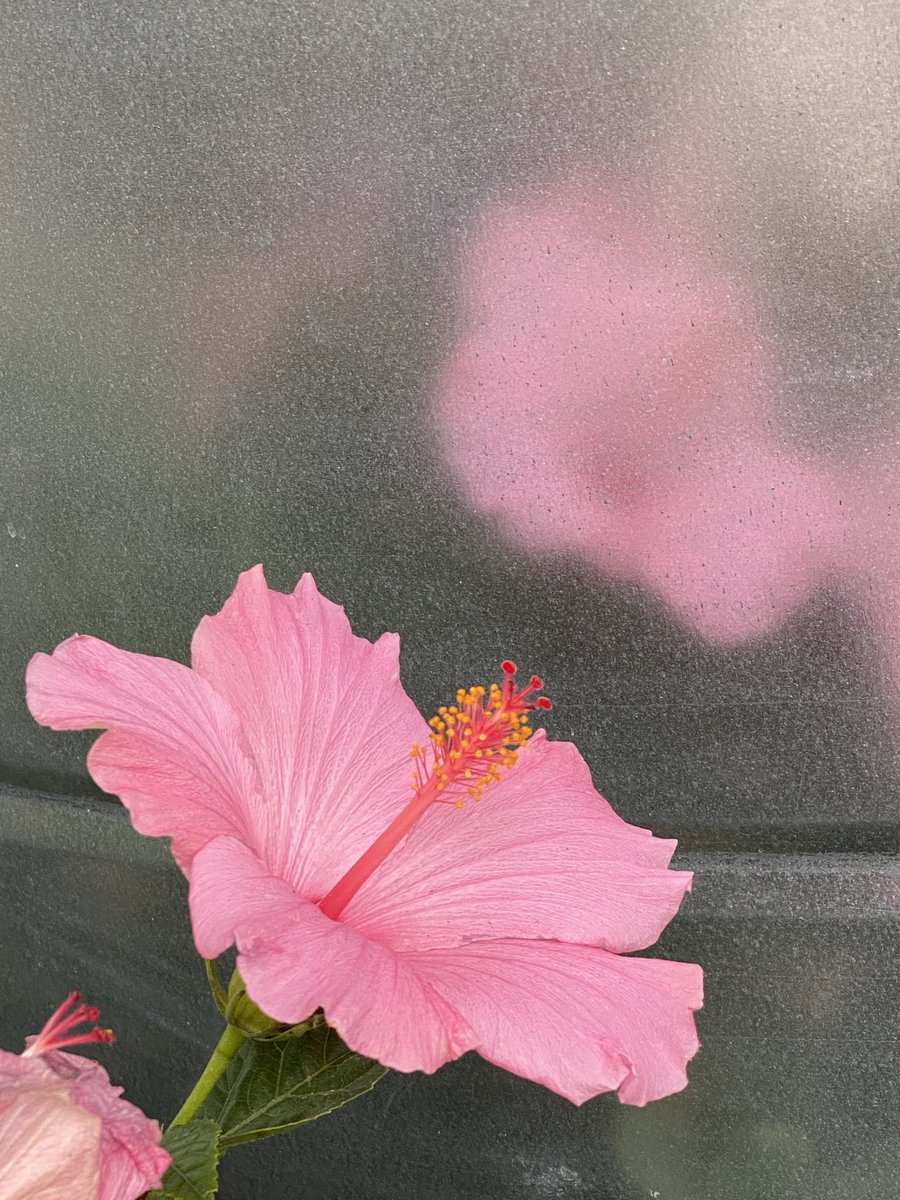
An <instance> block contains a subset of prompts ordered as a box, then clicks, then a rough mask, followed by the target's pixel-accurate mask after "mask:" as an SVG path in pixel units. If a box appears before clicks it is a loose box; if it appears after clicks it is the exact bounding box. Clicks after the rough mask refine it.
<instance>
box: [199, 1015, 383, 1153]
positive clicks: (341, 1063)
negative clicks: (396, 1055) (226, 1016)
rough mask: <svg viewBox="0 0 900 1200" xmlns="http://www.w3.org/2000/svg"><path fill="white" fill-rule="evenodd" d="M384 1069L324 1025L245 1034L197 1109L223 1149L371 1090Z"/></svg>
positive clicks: (322, 1112) (309, 1117) (317, 1114)
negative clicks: (292, 1032)
mask: <svg viewBox="0 0 900 1200" xmlns="http://www.w3.org/2000/svg"><path fill="white" fill-rule="evenodd" d="M385 1073H386V1068H385V1067H383V1066H382V1065H381V1063H377V1062H375V1061H374V1060H373V1059H371V1058H363V1057H362V1055H361V1054H356V1053H354V1051H352V1050H349V1049H348V1048H347V1047H346V1046H345V1045H344V1043H343V1042H342V1041H341V1039H340V1038H339V1037H338V1035H337V1034H336V1033H335V1031H334V1030H333V1029H331V1028H330V1027H329V1026H328V1025H322V1026H319V1027H317V1028H313V1029H311V1030H310V1031H309V1032H308V1033H306V1034H304V1035H303V1036H302V1037H296V1036H293V1037H291V1036H289V1035H285V1036H282V1037H277V1038H271V1039H269V1040H265V1041H260V1040H249V1041H246V1042H245V1043H244V1044H243V1046H241V1048H240V1050H238V1052H237V1054H236V1055H235V1056H234V1058H233V1059H232V1061H231V1064H230V1065H229V1067H228V1069H227V1071H226V1072H225V1073H224V1075H222V1076H221V1078H220V1079H219V1080H218V1082H217V1083H216V1085H215V1087H214V1088H213V1089H212V1091H211V1092H210V1094H209V1095H208V1096H207V1098H206V1100H204V1102H203V1106H202V1107H201V1109H200V1115H201V1116H203V1117H208V1118H212V1119H213V1120H214V1121H215V1122H216V1123H217V1124H218V1125H219V1127H220V1128H221V1131H222V1133H221V1138H220V1145H221V1147H222V1149H223V1150H224V1149H226V1148H227V1147H229V1146H237V1145H238V1144H239V1143H240V1142H252V1141H255V1140H256V1139H257V1138H263V1137H267V1136H268V1135H269V1134H273V1133H284V1132H285V1131H286V1130H288V1129H294V1128H296V1126H298V1125H303V1124H305V1123H306V1122H307V1121H314V1120H315V1119H316V1117H322V1116H324V1115H325V1114H326V1113H330V1112H332V1111H333V1110H334V1109H336V1108H340V1106H341V1105H342V1104H346V1103H347V1102H348V1101H349V1100H355V1099H356V1097H357V1096H362V1095H363V1094H364V1093H365V1092H368V1091H370V1090H371V1089H372V1088H373V1087H374V1086H375V1084H376V1083H377V1082H378V1080H379V1079H381V1077H382V1076H383V1075H384V1074H385Z"/></svg>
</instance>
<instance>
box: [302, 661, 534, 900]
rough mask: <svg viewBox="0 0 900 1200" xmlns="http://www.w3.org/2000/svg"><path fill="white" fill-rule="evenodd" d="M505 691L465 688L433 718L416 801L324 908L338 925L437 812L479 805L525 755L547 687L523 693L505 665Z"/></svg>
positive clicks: (417, 755)
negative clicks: (533, 715)
mask: <svg viewBox="0 0 900 1200" xmlns="http://www.w3.org/2000/svg"><path fill="white" fill-rule="evenodd" d="M503 675H504V678H503V683H502V685H500V684H496V683H493V684H491V686H490V689H488V690H486V689H485V688H483V687H471V688H460V689H459V691H458V692H457V693H456V703H455V704H450V705H444V706H442V707H441V708H439V709H438V715H437V716H436V717H432V719H431V721H430V722H429V725H430V726H431V734H430V742H431V744H430V745H425V746H413V748H412V750H411V751H410V755H411V757H412V759H413V762H414V764H415V770H414V772H413V797H412V799H411V800H410V802H409V804H407V806H406V808H404V809H403V811H402V812H401V813H400V814H399V816H397V817H395V819H394V820H393V821H392V822H391V824H390V825H389V826H388V827H387V829H386V830H385V831H384V833H382V834H381V835H380V837H378V838H376V840H375V841H374V842H373V843H372V845H371V846H370V847H369V849H368V850H366V852H365V853H364V854H363V855H362V856H361V857H360V858H359V859H357V861H356V862H355V863H354V864H353V866H352V867H351V868H350V870H349V871H348V872H347V873H346V875H344V877H343V878H342V879H340V880H339V881H338V882H337V883H336V884H335V886H334V887H333V888H332V889H331V891H330V892H329V893H328V895H327V896H325V897H324V899H322V900H320V901H319V908H320V909H321V910H322V912H323V913H325V915H326V916H327V917H331V918H332V920H335V919H336V918H337V917H338V916H340V914H341V913H342V912H343V910H344V908H345V907H346V906H347V904H348V903H349V902H350V900H351V899H352V898H353V897H354V896H355V895H356V893H357V892H358V891H359V889H360V888H361V887H362V885H363V884H364V883H365V882H366V880H367V879H368V878H369V876H370V875H371V874H372V872H373V871H375V870H376V869H377V868H378V867H379V866H380V865H381V864H382V863H383V862H384V860H385V859H386V858H387V856H388V855H389V854H390V853H391V851H392V850H393V849H394V848H395V847H396V846H397V845H398V844H399V843H400V842H401V841H402V840H403V838H404V837H405V836H406V835H407V833H409V831H410V830H411V829H412V827H413V826H414V825H415V823H416V822H417V821H418V820H419V818H420V817H421V816H422V814H423V813H424V812H426V811H427V810H428V809H429V808H430V807H431V805H432V804H455V805H456V806H457V807H458V808H462V807H463V806H464V805H465V803H466V799H467V798H469V799H473V800H480V799H481V797H482V795H483V793H484V789H485V788H486V787H488V785H489V784H491V783H494V782H496V780H498V779H499V778H500V777H501V775H502V774H503V771H504V770H509V769H510V768H511V767H513V766H514V765H515V762H516V759H517V758H518V755H519V750H520V749H521V748H522V746H524V745H525V743H526V742H527V741H528V739H529V738H530V737H531V735H532V733H533V732H534V731H533V729H532V728H531V726H530V725H529V724H528V715H527V714H528V713H529V712H531V711H533V710H534V709H536V708H544V709H548V708H552V707H553V705H552V704H551V702H550V701H549V700H548V699H547V697H546V696H534V695H533V693H534V692H537V691H540V689H541V688H542V687H543V686H544V683H543V680H542V679H540V678H539V677H538V676H537V675H532V677H531V680H530V682H529V684H528V686H527V687H524V688H521V689H520V690H516V686H515V675H516V664H515V663H513V662H509V661H506V662H504V663H503Z"/></svg>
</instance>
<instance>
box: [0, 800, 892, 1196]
mask: <svg viewBox="0 0 900 1200" xmlns="http://www.w3.org/2000/svg"><path fill="white" fill-rule="evenodd" d="M3 800H4V810H3V811H4V814H5V820H4V841H3V844H2V847H0V854H2V856H3V861H2V866H3V870H2V872H0V880H2V882H0V904H2V907H3V912H4V914H5V918H4V922H3V924H2V928H0V955H2V959H3V961H4V962H5V963H7V965H8V966H7V970H8V977H12V978H14V980H15V983H16V986H15V988H14V989H13V990H12V991H11V992H8V993H6V994H5V995H4V1005H3V1041H4V1044H6V1045H15V1043H16V1041H17V1040H18V1039H19V1038H21V1037H23V1036H24V1034H25V1033H26V1032H27V1031H28V1030H30V1029H31V1026H32V1025H33V1023H34V1014H35V1013H40V1012H43V1011H44V1010H49V1009H50V1008H51V1007H52V1006H53V1005H54V1004H55V1002H56V1000H57V998H58V995H59V994H61V993H62V992H64V991H65V990H66V989H68V988H69V987H70V985H71V984H72V983H73V982H80V981H85V983H86V985H87V983H89V985H90V991H91V998H92V1000H95V1001H96V1002H97V1003H99V1004H100V1005H102V1008H103V1016H104V1019H105V1020H108V1021H109V1022H111V1023H112V1024H114V1025H115V1028H116V1030H117V1033H118V1035H119V1042H118V1044H117V1045H116V1046H115V1047H111V1048H109V1049H106V1050H103V1051H101V1053H102V1055H103V1058H104V1062H106V1063H107V1065H108V1067H109V1069H110V1071H111V1072H112V1074H113V1076H114V1077H117V1076H118V1077H119V1078H121V1080H122V1081H123V1082H126V1083H127V1086H128V1092H129V1095H130V1096H131V1097H132V1098H133V1099H135V1100H137V1101H138V1102H139V1103H141V1104H142V1105H144V1106H145V1108H146V1109H147V1110H148V1111H149V1112H152V1113H154V1114H156V1115H158V1116H160V1117H161V1118H165V1117H166V1116H167V1115H170V1114H171V1113H172V1112H173V1111H174V1110H175V1109H176V1108H177V1106H178V1104H179V1103H180V1099H179V1098H180V1097H182V1096H183V1094H184V1093H185V1091H186V1090H187V1088H188V1086H189V1085H190V1083H191V1082H192V1079H193V1077H194V1076H195V1075H196V1073H197V1071H198V1070H199V1068H200V1067H201V1065H202V1064H203V1062H205V1060H206V1056H207V1054H208V1050H209V1046H210V1045H211V1044H212V1042H213V1040H214V1038H215V1036H216V1030H217V1022H218V1014H217V1013H216V1011H215V1009H214V1007H213V1005H212V1001H211V1000H210V999H209V996H208V994H207V991H206V981H205V978H204V976H203V972H202V969H201V966H200V963H199V960H198V959H197V958H196V955H195V953H194V950H193V947H192V945H191V940H190V934H189V931H188V928H187V923H186V921H185V920H184V916H183V908H182V906H183V903H184V900H185V891H186V889H185V885H184V881H183V880H182V878H181V877H180V875H179V873H178V872H177V870H176V869H175V867H174V866H173V864H172V863H171V860H170V859H169V857H168V854H167V852H166V850H165V848H164V846H163V844H162V843H161V842H158V841H155V840H150V839H145V838H140V837H139V836H138V835H137V834H135V833H134V832H133V831H132V830H131V828H130V826H129V825H128V822H127V821H126V819H125V817H124V815H123V814H122V813H121V811H119V810H116V809H113V808H112V807H111V806H108V805H101V806H100V807H99V808H98V807H93V808H92V807H90V806H88V807H84V806H81V805H72V804H67V803H60V802H59V801H55V800H52V799H49V798H40V797H38V796H35V795H33V794H23V793H17V794H15V793H7V794H6V795H5V796H4V797H3ZM679 865H683V866H689V867H693V868H694V869H695V870H696V871H697V877H696V881H695V886H694V892H693V894H692V895H691V896H690V897H689V898H688V899H687V901H686V902H685V905H684V907H683V909H682V912H681V914H680V916H679V918H678V920H677V921H676V922H675V924H674V925H673V926H672V927H671V928H670V930H669V931H668V932H667V934H666V936H665V938H664V940H663V942H662V944H661V947H660V949H661V952H662V953H663V954H666V955H669V956H671V957H674V958H683V959H684V958H688V959H690V958H700V959H702V961H703V962H704V964H705V966H706V969H707V976H708V997H707V1004H706V1008H705V1010H704V1011H703V1013H702V1014H701V1015H700V1020H699V1028H700V1034H701V1038H702V1041H703V1049H702V1051H701V1053H700V1055H699V1056H698V1058H697V1059H696V1061H695V1062H694V1064H693V1066H692V1068H691V1072H690V1074H691V1083H690V1086H689V1088H688V1090H687V1091H686V1092H684V1093H682V1094H681V1095H679V1096H675V1097H671V1098H669V1099H667V1100H664V1101H659V1102H658V1103H656V1104H653V1105H650V1106H649V1107H648V1108H646V1109H630V1108H628V1107H627V1106H623V1105H620V1104H619V1103H618V1102H617V1101H616V1099H615V1098H614V1097H610V1096H603V1097H599V1098H597V1099H596V1100H593V1101H591V1102H589V1103H588V1104H587V1105H585V1106H583V1107H582V1108H580V1109H576V1108H574V1107H573V1106H571V1105H570V1104H569V1103H568V1102H567V1101H564V1100H562V1099H561V1098H560V1097H558V1096H555V1095H553V1094H552V1093H550V1092H548V1091H546V1090H545V1089H543V1088H540V1087H538V1086H537V1085H535V1084H531V1083H528V1082H526V1081H525V1080H522V1079H517V1078H515V1077H513V1076H511V1075H508V1074H506V1073H505V1072H503V1071H499V1070H497V1069H496V1068H493V1067H490V1066H489V1065H488V1064H487V1063H484V1062H483V1061H481V1060H480V1059H478V1058H477V1056H475V1055H472V1054H469V1055H466V1056H465V1057H464V1058H462V1059H461V1060H459V1061H458V1062H456V1063H453V1064H451V1065H450V1066H449V1067H445V1068H444V1069H442V1070H441V1071H440V1072H439V1073H438V1074H437V1075H435V1076H434V1077H432V1078H426V1077H424V1076H421V1075H417V1076H401V1075H397V1074H391V1075H389V1076H388V1077H387V1079H386V1080H384V1081H383V1082H382V1083H381V1084H379V1085H378V1087H377V1088H376V1090H375V1091H374V1092H373V1093H372V1095H371V1096H368V1097H366V1098H365V1099H364V1100H361V1101H358V1102H356V1103H355V1104H352V1105H349V1106H348V1107H347V1108H345V1109H343V1110H341V1111H340V1112H338V1113H336V1114H334V1115H333V1116H331V1117H329V1118H328V1119H326V1120H324V1121H322V1122H320V1123H319V1124H318V1125H317V1126H315V1127H310V1128H309V1129H307V1130H304V1131H301V1132H299V1133H295V1134H291V1135H286V1136H284V1137H282V1138H278V1139H274V1140H272V1141H269V1142H266V1143H262V1144H257V1145H255V1146H253V1145H251V1146H249V1147H241V1148H240V1149H239V1150H235V1151H233V1152H232V1153H231V1154H230V1155H229V1156H228V1158H227V1159H226V1162H225V1167H224V1170H223V1188H222V1194H223V1196H224V1197H229V1196H263V1195H266V1196H272V1197H288V1196H293V1195H297V1194H303V1195H308V1196H312V1197H315V1198H316V1200H343V1197H346V1196H354V1197H356V1198H357V1200H388V1198H389V1197H391V1198H393V1197H397V1196H403V1197H410V1200H413V1198H415V1200H418V1198H419V1197H422V1196H436V1197H440V1200H462V1198H468V1197H472V1198H478V1200H481V1198H482V1197H483V1198H484V1200H489V1198H490V1200H528V1198H530V1197H538V1198H543V1197H570V1196H582V1195H583V1196H590V1197H592V1198H597V1200H600V1198H602V1200H645V1198H646V1197H647V1196H651V1195H652V1194H653V1192H654V1191H656V1192H658V1193H659V1196H660V1198H662V1197H665V1198H666V1200H719V1198H720V1197H722V1196H729V1197H732V1196H733V1197H737V1198H740V1197H745V1196H746V1197H747V1198H748V1200H750V1198H751V1197H752V1198H753V1200H757V1197H762V1196H765V1197H773V1198H775V1197H778V1198H779V1200H780V1198H782V1197H783V1198H784V1200H789V1198H790V1200H813V1198H814V1197H815V1198H823V1197H824V1198H826V1200H846V1198H847V1197H848V1196H853V1197H854V1200H856V1198H857V1197H873V1198H874V1197H882V1196H890V1195H892V1194H893V1191H892V1189H894V1188H895V1184H896V1173H897V1144H896V1112H897V1105H898V1101H900V1060H898V1053H897V1051H898V1048H897V1038H896V1027H895V1026H896V1001H897V993H898V987H900V976H898V963H900V930H898V925H897V919H896V914H897V895H898V890H900V869H898V864H897V861H896V859H893V858H890V857H887V856H882V855H839V854H822V855H777V856H776V855H748V854H721V853H720V854H717V853H711V852H705V853H702V854H698V855H693V856H691V855H686V856H682V858H681V861H680V864H679ZM135 930H140V935H139V936H135ZM10 964H13V969H12V970H11V971H10V969H9V966H10ZM162 1046H165V1047H167V1050H166V1051H161V1047H162ZM163 1053H165V1054H166V1056H167V1057H166V1059H165V1060H164V1059H163V1057H162V1054H163ZM169 1056H171V1057H169Z"/></svg>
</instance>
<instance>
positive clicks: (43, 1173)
mask: <svg viewBox="0 0 900 1200" xmlns="http://www.w3.org/2000/svg"><path fill="white" fill-rule="evenodd" d="M99 1178H100V1119H99V1117H96V1116H94V1115H93V1114H92V1113H89V1112H85V1111H84V1109H83V1108H80V1107H79V1106H78V1105H77V1104H73V1102H72V1101H71V1100H70V1099H69V1097H68V1096H67V1094H66V1092H65V1091H64V1090H63V1089H61V1088H60V1089H58V1090H55V1091H50V1090H48V1091H41V1090H35V1091H26V1092H23V1093H21V1094H19V1095H17V1096H14V1097H12V1098H11V1099H10V1100H9V1102H8V1103H6V1104H3V1106H2V1111H0V1196H2V1197H3V1200H74V1198H75V1197H87V1196H96V1195H97V1194H98V1187H99Z"/></svg>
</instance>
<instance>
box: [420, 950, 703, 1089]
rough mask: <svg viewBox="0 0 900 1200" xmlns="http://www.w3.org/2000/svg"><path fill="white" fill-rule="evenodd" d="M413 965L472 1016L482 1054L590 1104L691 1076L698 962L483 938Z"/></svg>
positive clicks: (699, 997) (677, 1085) (671, 1085)
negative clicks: (610, 1093) (615, 1092)
mask: <svg viewBox="0 0 900 1200" xmlns="http://www.w3.org/2000/svg"><path fill="white" fill-rule="evenodd" d="M404 957H406V960H407V962H408V963H409V965H410V966H412V967H413V968H414V969H415V970H416V971H417V972H418V973H419V974H421V975H422V977H423V978H425V979H428V980H430V982H431V983H432V984H433V985H434V987H435V989H436V990H437V991H438V992H440V993H441V995H443V996H444V997H445V998H446V999H447V1001H448V1002H449V1003H450V1004H452V1005H453V1007H454V1008H455V1009H457V1010H458V1012H459V1013H460V1014H461V1015H462V1016H463V1017H464V1018H465V1020H466V1021H468V1023H469V1024H470V1025H471V1027H472V1029H473V1030H474V1031H475V1034H476V1035H477V1037H478V1039H479V1043H480V1044H479V1046H478V1052H479V1053H480V1054H482V1055H483V1056H484V1057H485V1058H487V1059H488V1060H489V1061H491V1062H494V1063H496V1064H497V1065H498V1066H501V1067H505V1068H506V1070H508V1071H514V1072H515V1073H516V1074H517V1075H524V1076H525V1077H526V1078H528V1079H533V1080H535V1081H536V1082H538V1083H542V1084H544V1085H545V1086H546V1087H549V1088H552V1089H553V1091H556V1092H559V1093H560V1094H561V1095H563V1096H566V1097H568V1099H570V1100H572V1101H573V1102H574V1103H575V1104H581V1103H583V1102H584V1101H585V1100H588V1099H590V1098H591V1096H595V1095H597V1093H598V1092H605V1091H611V1090H613V1089H614V1088H617V1089H618V1091H619V1099H620V1100H622V1101H624V1102H625V1103H627V1104H638V1105H642V1104H646V1103H647V1101H648V1100H657V1099H659V1098H660V1097H661V1096H667V1095H669V1094H670V1093H672V1092H677V1091H680V1090H681V1089H682V1088H683V1087H684V1086H685V1084H686V1083H687V1074H686V1071H685V1067H686V1064H687V1062H688V1060H689V1059H690V1058H691V1057H692V1056H693V1055H694V1054H695V1053H696V1051H697V1048H698V1046H699V1042H698V1041H697V1035H696V1031H695V1028H694V1020H693V1016H692V1015H691V1014H692V1012H693V1011H695V1010H696V1009H698V1008H699V1007H700V1005H701V1004H702V1001H703V974H702V971H701V969H700V967H698V966H696V965H695V964H693V963H680V962H668V961H664V960H662V959H655V958H626V957H622V956H620V955H616V954H610V953H608V952H607V951H605V950H599V949H596V948H594V947H592V946H570V945H566V944H564V943H562V942H549V941H548V942H535V941H495V942H473V943H472V944H470V945H467V946H461V947H459V948H458V949H455V950H430V951H427V952H425V953H422V954H415V955H408V956H404Z"/></svg>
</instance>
